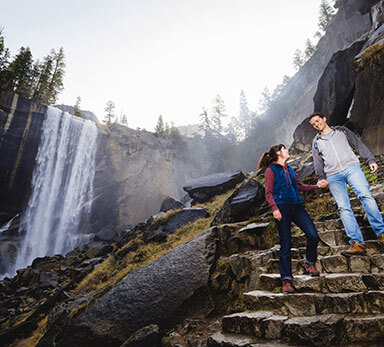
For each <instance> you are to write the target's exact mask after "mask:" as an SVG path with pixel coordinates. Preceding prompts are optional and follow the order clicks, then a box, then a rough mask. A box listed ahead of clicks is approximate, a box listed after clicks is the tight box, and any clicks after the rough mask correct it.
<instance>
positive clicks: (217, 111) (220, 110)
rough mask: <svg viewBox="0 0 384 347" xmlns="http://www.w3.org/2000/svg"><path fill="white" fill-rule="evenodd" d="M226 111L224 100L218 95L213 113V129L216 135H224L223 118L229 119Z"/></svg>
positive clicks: (214, 100) (214, 102)
mask: <svg viewBox="0 0 384 347" xmlns="http://www.w3.org/2000/svg"><path fill="white" fill-rule="evenodd" d="M225 111H226V107H225V105H224V100H223V99H222V98H221V96H220V95H216V97H215V99H213V106H212V111H211V124H212V129H213V131H214V132H215V133H216V135H223V131H224V124H223V118H225V117H227V115H226V113H225Z"/></svg>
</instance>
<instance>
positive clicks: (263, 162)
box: [259, 143, 286, 169]
mask: <svg viewBox="0 0 384 347" xmlns="http://www.w3.org/2000/svg"><path fill="white" fill-rule="evenodd" d="M283 147H284V148H286V147H285V145H283V144H282V143H280V144H279V145H274V146H272V147H270V148H269V149H268V151H267V152H264V153H263V155H262V156H261V158H260V161H259V169H264V168H266V167H267V166H269V165H270V164H272V163H273V162H274V161H276V160H277V152H278V151H280V150H281V149H282V148H283Z"/></svg>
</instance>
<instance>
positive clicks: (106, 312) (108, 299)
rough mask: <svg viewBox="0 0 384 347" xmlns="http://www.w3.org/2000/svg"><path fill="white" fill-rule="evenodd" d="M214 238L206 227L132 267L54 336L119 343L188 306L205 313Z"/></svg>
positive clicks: (165, 323)
mask: <svg viewBox="0 0 384 347" xmlns="http://www.w3.org/2000/svg"><path fill="white" fill-rule="evenodd" d="M216 244H217V234H216V233H215V232H214V229H209V230H207V231H205V232H203V233H202V234H200V235H199V236H198V237H196V238H194V239H193V240H191V241H189V242H187V243H185V244H183V245H181V246H179V247H177V248H175V249H173V250H172V251H170V252H168V253H167V254H165V255H164V256H162V257H161V258H159V259H158V260H156V261H154V262H153V263H151V264H149V265H147V266H145V267H143V268H141V269H139V270H136V271H134V272H132V273H130V274H129V275H127V276H126V277H125V278H124V279H123V280H121V281H120V282H119V283H118V284H116V285H115V286H114V287H113V289H111V290H110V291H109V292H107V293H105V294H104V295H103V296H101V297H100V298H97V299H96V300H94V301H93V302H92V303H91V304H90V305H89V306H88V308H87V310H84V311H82V312H80V313H79V314H78V315H77V316H76V317H74V318H73V319H72V320H71V322H70V323H69V325H68V326H66V327H64V328H63V329H64V330H63V332H62V333H61V334H60V335H59V336H57V338H56V342H57V343H58V345H62V346H64V345H67V346H69V345H71V346H80V345H83V346H84V345H89V344H90V343H91V341H98V343H99V344H100V345H102V344H104V345H105V346H108V345H111V344H112V343H115V344H116V341H120V344H121V343H123V342H124V341H126V340H127V338H129V337H130V335H132V334H133V333H134V332H135V331H137V330H138V329H141V328H142V327H145V326H147V325H149V324H156V325H158V326H159V327H160V329H164V328H166V327H169V326H170V325H171V324H172V323H175V322H176V321H178V320H179V319H181V317H184V316H185V315H186V314H187V312H190V310H192V311H193V312H196V310H197V308H198V309H199V310H202V311H197V312H204V315H205V314H209V313H210V312H211V310H212V309H213V306H212V303H210V302H209V300H211V299H210V296H209V292H208V291H207V290H204V288H207V286H208V285H209V281H210V273H211V268H212V265H213V263H214V257H215V254H216ZM207 308H208V310H207ZM197 312H196V314H197ZM200 314H201V313H200ZM116 317H123V319H116ZM47 334H50V332H49V329H48V331H47Z"/></svg>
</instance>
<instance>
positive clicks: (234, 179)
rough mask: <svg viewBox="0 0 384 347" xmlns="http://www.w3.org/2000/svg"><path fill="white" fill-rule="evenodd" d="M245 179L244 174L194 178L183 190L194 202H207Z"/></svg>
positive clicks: (222, 174) (218, 174) (223, 173)
mask: <svg viewBox="0 0 384 347" xmlns="http://www.w3.org/2000/svg"><path fill="white" fill-rule="evenodd" d="M244 179H245V176H244V174H243V173H242V172H241V171H239V172H234V173H232V172H222V173H217V174H213V175H209V176H204V177H199V178H195V179H193V180H191V181H188V182H187V183H186V184H185V185H184V186H183V189H184V190H185V191H186V192H187V193H188V194H189V196H190V197H191V198H192V199H193V200H194V201H196V202H207V201H209V200H210V199H211V198H212V197H214V196H215V195H218V194H223V193H225V192H226V191H227V190H229V189H231V188H234V187H235V186H236V184H238V183H240V182H241V181H243V180H244Z"/></svg>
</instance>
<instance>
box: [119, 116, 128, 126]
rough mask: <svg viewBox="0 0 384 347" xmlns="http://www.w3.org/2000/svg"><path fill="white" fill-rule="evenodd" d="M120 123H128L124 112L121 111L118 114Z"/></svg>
mask: <svg viewBox="0 0 384 347" xmlns="http://www.w3.org/2000/svg"><path fill="white" fill-rule="evenodd" d="M120 123H121V124H123V125H125V126H127V125H128V118H127V115H126V114H125V113H122V114H121V116H120Z"/></svg>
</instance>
